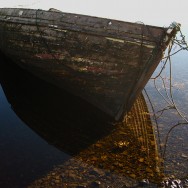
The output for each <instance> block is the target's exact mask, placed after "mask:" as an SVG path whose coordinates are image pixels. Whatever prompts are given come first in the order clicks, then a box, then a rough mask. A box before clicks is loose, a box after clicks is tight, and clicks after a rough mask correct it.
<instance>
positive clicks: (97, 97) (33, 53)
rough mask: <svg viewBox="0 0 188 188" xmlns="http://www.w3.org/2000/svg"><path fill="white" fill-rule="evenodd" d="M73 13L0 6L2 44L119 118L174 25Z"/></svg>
mask: <svg viewBox="0 0 188 188" xmlns="http://www.w3.org/2000/svg"><path fill="white" fill-rule="evenodd" d="M166 31H167V28H160V27H153V26H146V25H143V24H137V23H128V22H122V21H116V20H110V19H104V18H97V17H90V16H82V15H77V14H69V13H61V12H54V11H42V10H29V9H0V40H1V41H0V50H1V51H2V52H4V53H5V54H6V55H7V56H9V57H10V58H12V59H13V61H15V62H16V63H17V64H19V65H20V66H21V67H23V68H25V69H27V70H28V71H30V72H32V73H33V74H35V75H36V76H38V77H40V78H42V79H45V80H47V81H49V82H51V83H53V84H55V85H57V86H58V87H61V88H65V89H67V90H68V91H69V92H71V93H74V94H75V95H78V96H80V97H82V98H84V99H85V100H87V101H89V102H90V103H92V104H94V105H95V106H97V107H98V108H100V109H101V110H103V111H105V112H106V113H108V114H110V115H111V116H113V117H115V118H116V119H119V118H120V117H122V115H123V114H124V113H125V112H126V111H128V110H129V109H130V107H131V105H132V103H133V102H134V100H135V98H136V97H137V95H138V94H139V93H140V91H141V90H142V89H143V87H144V85H145V84H146V82H147V81H148V79H149V77H150V76H151V74H152V73H153V71H154V69H155V68H156V66H157V64H158V63H159V61H160V59H161V58H162V55H163V52H164V50H165V48H166V46H167V45H168V43H169V41H170V38H171V37H173V35H174V32H175V30H173V32H172V34H171V35H170V36H168V37H169V39H168V40H166V37H167V34H166Z"/></svg>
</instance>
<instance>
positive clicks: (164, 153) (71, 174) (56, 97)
mask: <svg viewBox="0 0 188 188" xmlns="http://www.w3.org/2000/svg"><path fill="white" fill-rule="evenodd" d="M0 61H1V63H0V187H2V188H17V187H18V188H22V187H79V186H80V187H81V186H82V187H84V186H85V187H123V186H124V187H125V186H127V187H142V186H146V187H147V186H150V187H157V184H158V185H159V182H161V181H163V179H164V178H165V177H168V178H170V179H172V180H174V179H181V180H182V181H184V187H186V183H185V182H186V180H187V179H188V136H187V135H188V125H180V126H177V127H176V128H174V129H173V131H172V132H171V133H170V134H169V137H168V140H167V144H165V141H166V138H167V135H168V131H169V130H170V128H171V127H172V126H173V125H175V124H176V123H178V122H180V121H182V119H181V118H179V116H178V115H177V112H176V111H174V110H168V111H165V112H164V113H163V115H162V116H161V117H160V118H159V119H158V127H157V126H156V125H155V124H153V125H151V122H150V118H147V117H149V115H148V112H147V110H146V109H145V108H144V107H143V105H140V103H142V102H139V101H138V102H137V103H138V104H137V106H136V107H135V109H136V110H138V109H139V108H140V110H141V112H140V114H141V113H142V114H141V115H140V114H139V113H138V112H133V113H132V114H131V113H130V114H129V116H128V117H127V119H125V122H124V123H123V124H121V125H117V124H112V123H111V122H109V121H107V118H108V117H106V116H105V115H104V114H100V113H99V112H98V111H97V110H96V109H95V108H94V107H91V106H90V105H89V104H87V103H86V102H84V101H81V100H79V99H78V98H76V97H73V96H71V95H69V94H68V93H66V92H65V91H62V90H59V89H58V88H55V87H53V86H51V85H49V84H47V83H45V82H43V81H42V80H39V79H37V78H35V77H33V76H32V75H30V74H28V73H26V72H24V71H23V70H22V69H20V68H18V67H17V66H15V65H13V64H11V63H10V62H8V60H7V59H4V58H3V57H1V59H0ZM159 68H160V67H159ZM166 75H167V76H168V75H169V73H168V71H167V73H166ZM166 75H164V76H166ZM173 82H174V87H173V89H174V99H175V101H176V102H177V106H178V107H179V108H180V109H181V111H183V112H185V113H188V55H187V54H186V53H185V52H183V53H180V54H178V55H177V56H176V57H175V58H174V59H173ZM159 87H161V91H162V92H163V90H164V88H163V87H162V84H161V83H160V81H159ZM146 90H147V92H148V94H149V96H150V98H151V100H152V104H153V107H154V109H155V111H158V110H160V109H163V108H164V107H165V106H166V103H165V102H163V100H162V99H161V96H160V95H159V94H157V92H156V91H155V88H154V86H153V83H152V81H151V82H149V83H148V85H147V86H146ZM146 101H147V103H148V106H149V109H150V110H151V105H150V104H149V101H148V99H146ZM150 112H151V113H150V114H151V116H152V111H150ZM137 116H138V117H137ZM185 116H186V115H185ZM140 117H141V118H140ZM186 117H187V118H188V116H186ZM138 119H139V121H140V122H141V123H139V122H138ZM137 125H139V126H141V127H144V128H143V129H141V128H140V127H139V126H137ZM153 129H154V132H152V131H153ZM143 130H144V131H143ZM148 182H150V184H148ZM68 185H69V186H68ZM172 185H173V184H172ZM171 187H173V186H171Z"/></svg>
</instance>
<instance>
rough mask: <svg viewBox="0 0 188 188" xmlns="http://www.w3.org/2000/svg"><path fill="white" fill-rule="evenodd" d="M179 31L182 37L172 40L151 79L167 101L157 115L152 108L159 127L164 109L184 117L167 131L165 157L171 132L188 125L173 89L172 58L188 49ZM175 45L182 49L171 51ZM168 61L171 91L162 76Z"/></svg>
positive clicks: (181, 35)
mask: <svg viewBox="0 0 188 188" xmlns="http://www.w3.org/2000/svg"><path fill="white" fill-rule="evenodd" d="M179 32H180V38H181V39H180V40H178V39H177V37H176V38H174V39H173V40H172V41H171V44H170V45H169V48H168V51H167V52H168V54H167V56H166V57H164V58H163V61H164V64H163V66H162V68H161V70H160V71H159V73H158V74H157V75H156V76H155V77H152V78H151V80H153V82H154V87H155V89H156V91H157V92H158V93H159V95H160V96H161V97H162V98H163V100H164V101H165V102H166V103H167V106H165V107H164V108H163V109H162V110H159V111H158V112H157V113H160V114H159V115H158V116H157V115H156V113H155V110H154V108H153V107H152V110H153V112H154V113H155V115H154V119H155V122H156V125H157V127H158V119H159V118H160V117H161V116H162V115H163V113H164V111H166V110H170V109H175V110H176V112H177V114H178V116H179V117H181V119H182V122H180V121H179V122H178V123H177V124H175V125H173V126H172V127H171V128H170V130H169V131H168V133H167V135H166V137H165V142H164V151H163V153H162V157H163V158H164V157H165V153H166V146H167V142H168V139H169V136H170V133H171V132H172V130H174V128H176V127H177V126H180V125H188V118H187V117H188V115H187V114H185V113H183V112H182V111H181V110H180V109H179V108H178V107H177V105H176V102H175V100H174V96H173V91H172V87H173V83H172V60H171V57H172V56H174V55H175V54H177V53H179V52H180V51H182V50H186V51H188V45H187V42H186V41H185V36H184V35H183V34H182V31H181V29H180V30H179ZM174 45H178V47H179V48H180V49H178V50H177V51H176V52H174V53H171V51H172V48H173V46H174ZM167 63H169V86H170V87H169V91H168V89H167V86H166V83H165V78H163V76H162V73H163V71H164V70H165V68H166V65H167ZM157 79H161V80H162V84H163V87H164V91H165V95H164V94H162V92H161V91H160V88H159V87H158V86H157V83H156V82H157ZM146 96H147V97H148V99H149V102H150V103H152V102H151V100H150V98H149V96H148V94H147V93H146ZM158 134H159V132H158Z"/></svg>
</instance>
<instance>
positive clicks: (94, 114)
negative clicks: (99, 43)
mask: <svg viewBox="0 0 188 188" xmlns="http://www.w3.org/2000/svg"><path fill="white" fill-rule="evenodd" d="M0 75H1V85H2V88H3V90H4V92H5V95H6V97H7V99H8V101H9V103H10V104H11V106H12V109H13V110H14V112H15V113H16V114H17V115H18V116H19V117H20V119H22V120H23V121H24V122H25V123H26V124H27V125H28V126H29V127H30V128H31V129H33V130H34V131H35V132H37V133H38V134H39V135H40V136H41V137H43V138H44V139H47V140H48V142H49V143H50V144H53V145H56V147H58V148H60V149H62V150H63V151H64V152H66V153H68V154H71V155H75V154H77V153H78V152H80V151H81V150H82V149H84V148H86V147H88V146H89V145H90V144H92V143H94V142H95V141H96V140H97V139H99V138H101V137H103V136H105V135H107V134H108V133H109V132H110V131H111V130H112V129H113V128H114V126H113V124H111V123H108V122H110V118H109V117H108V116H106V115H105V114H103V113H101V112H100V111H98V109H96V108H95V107H93V106H91V105H90V104H88V103H86V102H85V101H83V100H81V99H79V98H77V97H75V96H72V95H71V94H69V93H67V92H65V91H63V90H60V89H58V88H57V87H55V86H52V85H50V84H48V83H46V82H44V81H43V80H40V79H38V78H36V77H33V76H32V75H30V74H29V73H28V72H24V71H23V70H22V69H20V68H19V67H17V66H16V65H14V64H10V63H8V62H6V63H2V64H1V72H0Z"/></svg>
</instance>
